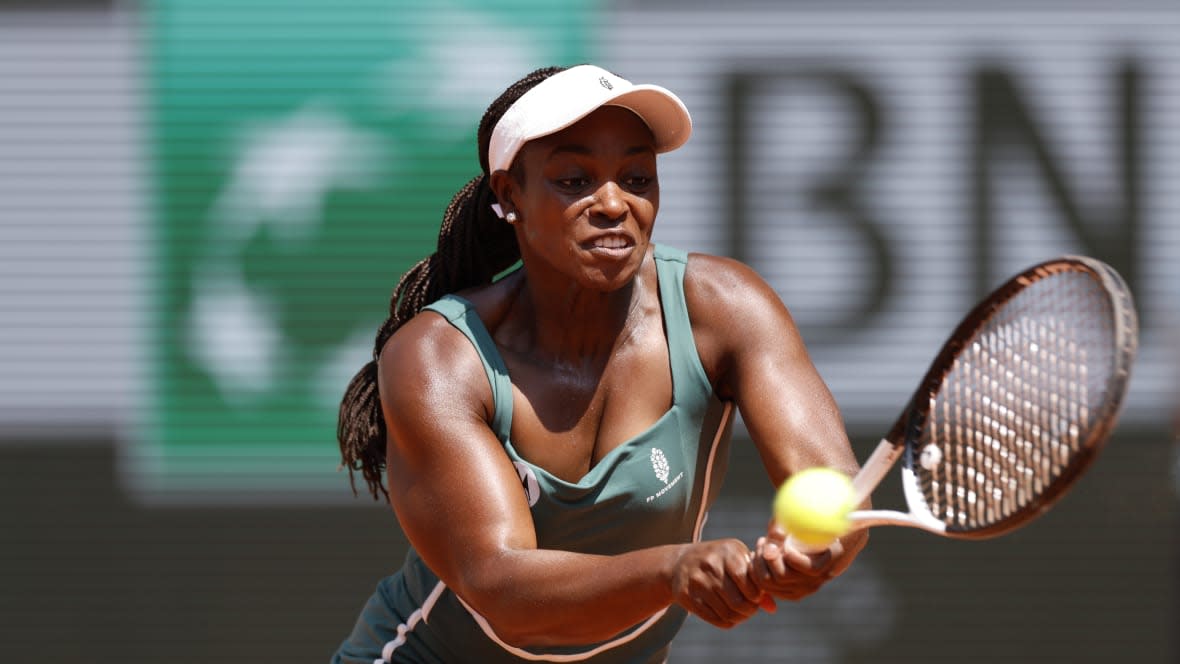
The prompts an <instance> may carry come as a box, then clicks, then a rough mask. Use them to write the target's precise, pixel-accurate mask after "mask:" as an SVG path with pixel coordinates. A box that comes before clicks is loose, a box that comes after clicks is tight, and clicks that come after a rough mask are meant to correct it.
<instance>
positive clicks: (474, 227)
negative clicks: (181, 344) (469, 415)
mask: <svg viewBox="0 0 1180 664" xmlns="http://www.w3.org/2000/svg"><path fill="white" fill-rule="evenodd" d="M562 69H563V68H561V67H546V68H544V69H538V70H536V71H534V72H532V73H531V74H529V75H528V76H525V77H524V78H522V79H521V80H519V81H517V82H516V83H514V84H512V85H511V86H510V87H509V88H508V89H507V90H505V91H504V93H503V94H501V95H500V96H499V97H498V98H497V99H496V101H494V102H492V104H491V105H490V106H488V109H487V111H486V112H485V113H484V115H483V118H482V119H481V120H480V123H479V132H478V139H477V140H478V145H479V163H480V167H481V169H482V171H483V172H482V173H481V174H480V175H479V176H478V177H476V178H474V179H472V180H471V181H470V182H468V183H467V184H466V185H464V187H463V188H462V189H460V190H459V191H458V192H457V193H456V194H455V196H454V198H452V199H451V203H450V205H448V206H447V209H446V212H445V213H444V214H443V220H442V225H441V227H440V228H439V232H438V243H437V245H436V247H435V251H434V253H433V254H431V255H429V256H427V257H426V258H423V259H422V260H420V261H418V262H417V263H416V264H415V265H414V266H413V267H411V268H410V269H409V270H408V271H407V272H406V273H405V274H404V275H402V278H401V279H400V280H399V281H398V284H397V286H396V287H395V288H394V289H393V295H392V297H391V298H390V301H389V318H387V319H386V320H385V322H384V323H383V324H382V325H381V327H380V329H379V330H378V331H377V339H376V343H375V345H374V348H373V359H372V360H371V361H370V362H368V363H367V364H365V366H364V367H362V368H361V370H360V371H359V372H357V374H356V376H354V377H353V379H352V381H351V382H350V383H349V384H348V388H347V389H346V390H345V392H344V398H343V400H342V401H341V402H340V413H339V419H338V421H337V427H336V437H337V440H338V441H339V443H340V456H341V466H342V467H347V468H348V478H349V482H350V484H351V485H352V492H353V494H354V495H355V494H356V477H355V471H358V470H359V471H361V473H362V475H363V476H364V478H365V483H366V484H368V486H369V492H370V493H371V494H372V495H373V498H374V499H377V498H378V495H379V494H380V495H384V496H385V497H386V499H388V498H389V493H388V492H387V491H386V489H385V486H384V484H383V482H382V475H383V473H384V470H385V446H386V429H385V418H384V416H383V415H382V413H381V395H380V394H379V393H378V390H377V360H378V358H379V357H380V355H381V349H382V348H384V347H385V343H386V342H387V341H389V338H390V337H392V336H393V334H394V332H396V331H397V330H398V329H399V328H400V327H401V326H402V325H404V324H405V323H406V322H407V321H409V320H410V319H411V318H413V317H414V316H415V315H417V313H418V312H419V311H421V309H422V307H424V306H426V305H428V304H430V303H431V302H434V301H435V300H437V299H438V298H440V297H442V296H443V295H446V294H447V293H454V292H456V291H459V290H463V289H464V288H470V287H472V286H478V285H481V284H489V283H491V282H492V279H493V278H495V276H496V275H497V274H499V273H500V272H503V271H504V270H505V269H507V268H508V267H511V266H512V264H513V263H515V262H516V261H517V260H519V259H520V247H518V246H517V244H516V235H515V233H514V232H513V230H512V227H511V226H510V225H509V224H507V223H505V222H504V221H503V220H502V219H499V218H498V217H496V216H495V214H494V213H493V212H492V209H491V206H492V204H493V203H495V202H496V196H495V194H494V193H492V190H491V187H490V186H489V185H488V176H489V174H488V146H489V144H490V143H491V138H492V130H493V129H495V127H496V123H497V122H499V121H500V118H501V117H502V116H503V115H504V111H506V110H507V109H508V107H509V106H511V105H512V104H513V102H515V101H516V100H517V99H519V98H520V96H521V95H523V94H524V93H525V92H527V91H528V90H530V89H532V88H533V86H535V85H537V84H538V83H540V82H541V81H543V80H545V79H547V78H549V77H550V76H552V75H553V74H556V73H557V72H559V71H562Z"/></svg>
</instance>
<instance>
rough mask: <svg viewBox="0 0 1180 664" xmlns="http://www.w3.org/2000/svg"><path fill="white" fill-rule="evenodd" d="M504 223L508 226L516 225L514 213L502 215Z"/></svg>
mask: <svg viewBox="0 0 1180 664" xmlns="http://www.w3.org/2000/svg"><path fill="white" fill-rule="evenodd" d="M504 221H507V222H508V223H510V224H515V223H516V213H515V212H509V213H508V214H506V215H504Z"/></svg>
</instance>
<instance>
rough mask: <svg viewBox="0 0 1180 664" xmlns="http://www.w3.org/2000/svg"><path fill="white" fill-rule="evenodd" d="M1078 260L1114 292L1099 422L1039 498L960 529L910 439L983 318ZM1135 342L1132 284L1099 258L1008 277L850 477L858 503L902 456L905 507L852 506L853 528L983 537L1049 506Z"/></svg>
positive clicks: (1098, 444)
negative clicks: (922, 477)
mask: <svg viewBox="0 0 1180 664" xmlns="http://www.w3.org/2000/svg"><path fill="white" fill-rule="evenodd" d="M1078 265H1081V266H1082V267H1083V268H1084V271H1086V272H1089V273H1090V274H1091V275H1093V276H1094V278H1096V279H1098V280H1099V281H1100V282H1101V283H1102V285H1103V290H1104V291H1105V292H1106V293H1107V294H1108V296H1109V297H1110V298H1111V300H1112V301H1111V311H1112V312H1113V313H1114V314H1115V316H1114V321H1113V322H1114V328H1115V329H1114V331H1113V334H1112V338H1113V339H1114V340H1115V342H1116V345H1117V351H1118V353H1119V357H1117V358H1116V359H1115V362H1116V371H1115V372H1114V373H1113V374H1112V376H1111V379H1110V383H1109V389H1108V398H1107V400H1106V402H1105V403H1104V409H1103V411H1102V412H1101V413H1100V414H1099V415H1098V416H1097V417H1096V418H1095V421H1096V423H1097V426H1095V427H1094V428H1093V429H1092V430H1091V431H1090V432H1089V433H1088V436H1087V439H1086V441H1085V443H1084V444H1082V445H1080V447H1079V451H1078V453H1077V455H1076V456H1075V457H1074V458H1073V459H1072V460H1071V462H1070V463H1069V464H1068V466H1067V467H1066V468H1065V469H1064V470H1063V472H1062V474H1061V475H1060V476H1058V477H1057V478H1055V479H1054V480H1053V481H1052V482H1051V483H1050V484H1049V485H1048V486H1047V487H1046V488H1045V491H1044V492H1043V493H1042V494H1041V495H1039V496H1038V497H1037V498H1036V499H1034V500H1032V501H1030V502H1029V503H1028V504H1027V505H1024V506H1022V507H1020V508H1018V509H1017V510H1016V511H1014V512H1013V513H1012V514H1010V515H1008V516H1006V517H1004V518H1003V519H1000V520H999V521H997V522H996V523H995V524H992V525H989V526H984V527H980V528H970V529H962V530H960V529H956V528H953V527H948V526H947V524H946V523H945V522H944V521H942V520H941V519H939V518H937V517H936V516H934V514H933V513H932V512H931V510H930V508H929V507H928V506H927V504H926V499H925V497H924V496H923V493H922V490H921V488H920V487H919V482H918V478H917V476H916V473H915V470H914V463H915V459H916V457H917V450H915V449H914V446H915V443H916V441H917V439H918V436H919V434H920V433H921V430H922V427H923V425H924V424H925V421H926V418H927V415H928V413H929V409H930V404H931V401H932V397H933V396H934V395H936V394H937V393H938V392H939V390H940V389H941V388H942V384H943V379H944V378H945V376H946V374H947V373H949V372H950V371H951V369H952V367H953V366H954V360H955V358H956V357H957V356H958V355H959V354H960V352H961V351H962V350H963V349H964V348H965V346H966V344H967V343H968V342H970V341H971V340H972V339H974V338H975V335H976V333H977V332H978V330H979V329H980V327H981V326H982V325H983V323H985V322H986V321H987V320H989V319H990V318H991V317H992V315H993V314H994V313H995V312H996V310H997V309H999V308H1000V307H1002V306H1003V305H1004V304H1005V303H1006V302H1008V301H1009V300H1010V299H1012V298H1013V297H1015V296H1016V294H1017V293H1019V292H1020V291H1022V290H1024V289H1025V288H1026V287H1028V286H1029V285H1031V284H1032V283H1034V282H1035V281H1039V280H1040V279H1043V278H1046V277H1048V276H1051V275H1052V274H1054V273H1058V272H1067V271H1076V269H1077V267H1076V266H1078ZM1137 346H1138V320H1137V318H1136V315H1135V307H1134V303H1133V301H1132V298H1131V294H1130V291H1129V290H1128V289H1127V286H1126V283H1125V282H1124V281H1123V279H1122V277H1120V276H1119V274H1118V273H1117V272H1116V271H1115V270H1114V269H1112V268H1111V267H1110V266H1109V265H1107V264H1105V263H1103V262H1102V261H1099V260H1096V259H1093V258H1090V257H1087V256H1061V257H1058V258H1054V259H1051V260H1048V261H1044V262H1042V263H1039V264H1037V265H1034V266H1032V267H1030V268H1028V269H1026V270H1024V271H1023V272H1021V273H1019V274H1017V275H1016V276H1014V277H1012V278H1010V279H1009V280H1008V281H1007V282H1005V283H1004V284H1002V285H1001V286H999V287H998V288H996V289H995V290H994V291H992V293H991V294H989V295H988V296H987V297H986V298H985V299H984V300H982V301H981V302H980V303H979V304H977V305H976V306H975V307H974V308H973V309H972V310H971V311H970V312H969V313H968V314H967V315H966V316H964V317H963V320H962V321H960V323H959V325H958V326H957V327H956V328H955V330H954V332H953V333H952V334H951V336H950V337H949V338H948V340H947V341H946V343H944V344H943V347H942V349H941V350H940V351H939V353H938V355H937V356H936V357H935V358H934V360H933V361H932V362H931V364H930V368H929V369H928V370H927V372H926V374H925V376H924V377H923V378H922V381H921V382H920V383H919V385H918V388H917V390H915V391H914V394H913V396H912V397H911V398H910V400H909V403H908V405H907V406H906V408H905V410H904V411H903V412H902V414H901V416H900V417H898V419H897V421H896V422H895V423H894V425H893V427H892V428H891V429H890V431H889V433H888V434H887V435H886V436H885V438H883V439H881V441H880V442H879V443H878V444H877V447H876V448H875V449H874V450H873V453H872V454H871V455H870V456H869V458H868V459H867V460H866V461H865V463H864V464H863V465H862V467H861V469H860V472H858V473H857V474H856V476H855V477H854V478H853V480H852V484H853V489H854V490H855V495H856V500H855V504H857V505H859V504H862V503H863V502H864V501H865V499H867V498H868V497H869V495H870V494H871V493H872V492H873V491H874V490H875V489H876V487H877V486H878V485H879V484H880V483H881V481H882V480H883V479H884V477H885V475H886V474H888V472H889V470H890V469H891V468H892V467H893V466H894V465H895V464H896V463H897V460H898V459H899V458H903V465H902V469H901V482H902V490H903V493H904V495H905V500H906V505H907V507H908V508H909V512H900V511H895V510H857V511H854V512H852V513H851V514H850V515H849V521H850V523H851V530H860V529H863V528H869V527H873V526H881V525H893V526H906V527H911V528H919V529H922V530H926V531H928V532H932V533H935V534H938V535H944V536H947V537H955V538H961V539H987V538H990V537H995V536H998V535H1002V534H1004V533H1007V532H1010V531H1012V530H1015V529H1016V528H1019V527H1021V526H1023V525H1025V524H1026V523H1028V522H1029V521H1032V520H1033V519H1035V518H1036V517H1037V516H1038V515H1040V514H1041V513H1042V512H1044V511H1045V510H1047V509H1049V508H1050V507H1051V506H1052V505H1053V504H1054V503H1055V502H1056V501H1057V500H1058V499H1059V498H1061V496H1062V495H1064V494H1065V493H1066V492H1067V491H1068V490H1069V489H1070V488H1071V487H1072V486H1073V484H1074V483H1075V482H1076V481H1077V479H1078V478H1079V477H1080V476H1081V475H1082V473H1083V472H1085V470H1086V469H1087V468H1089V466H1090V465H1091V464H1092V463H1093V461H1094V459H1095V458H1097V456H1098V453H1099V452H1100V451H1101V450H1102V448H1103V447H1104V446H1105V444H1106V440H1107V439H1108V438H1109V436H1110V433H1111V431H1112V430H1113V429H1114V425H1115V422H1116V420H1117V417H1118V413H1119V411H1120V409H1121V407H1122V402H1123V397H1124V396H1125V393H1126V388H1127V384H1128V383H1129V381H1130V369H1131V365H1132V363H1133V361H1134V356H1135V353H1136V351H1137Z"/></svg>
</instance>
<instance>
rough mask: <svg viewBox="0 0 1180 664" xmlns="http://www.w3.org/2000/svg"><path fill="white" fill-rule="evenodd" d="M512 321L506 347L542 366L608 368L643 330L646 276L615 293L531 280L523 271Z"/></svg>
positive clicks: (555, 282)
mask: <svg viewBox="0 0 1180 664" xmlns="http://www.w3.org/2000/svg"><path fill="white" fill-rule="evenodd" d="M520 280H521V283H520V284H519V285H518V286H517V287H516V291H515V294H514V301H513V303H512V305H511V308H510V312H509V315H508V321H506V322H510V324H509V326H508V327H507V329H505V330H504V331H505V332H507V333H508V334H506V337H507V338H505V339H503V341H504V342H505V344H506V345H507V346H508V347H509V348H511V349H512V350H513V351H516V352H520V353H528V354H530V355H533V356H534V357H535V358H536V359H538V360H541V361H547V362H553V363H555V365H556V366H568V367H570V368H578V367H583V368H586V367H590V366H599V367H601V366H604V365H605V363H606V360H607V359H609V357H610V355H611V354H612V353H613V352H614V351H615V349H616V348H618V347H619V346H620V345H621V344H623V343H626V340H627V339H628V338H629V337H630V336H631V334H632V333H633V331H634V328H635V326H636V325H638V324H639V319H640V318H641V316H640V313H641V312H642V309H643V307H642V305H643V301H644V292H645V290H644V287H643V286H644V277H643V275H642V274H639V275H636V278H635V279H634V280H632V281H631V282H630V283H629V284H627V285H626V286H624V287H623V288H620V289H618V290H615V291H610V292H602V291H594V290H590V289H586V288H582V287H579V286H578V285H577V284H574V283H572V282H569V281H563V282H558V281H556V280H549V279H539V278H535V277H534V278H532V279H530V278H529V276H528V274H527V272H525V271H522V272H521V275H520Z"/></svg>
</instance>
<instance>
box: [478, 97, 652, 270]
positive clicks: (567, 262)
mask: <svg viewBox="0 0 1180 664" xmlns="http://www.w3.org/2000/svg"><path fill="white" fill-rule="evenodd" d="M516 159H517V161H516V164H517V165H518V166H519V170H517V169H516V168H514V171H516V172H517V173H519V175H520V181H519V182H518V181H516V180H515V179H513V178H504V180H506V181H507V180H511V181H512V182H511V184H508V183H506V185H507V186H508V187H510V188H511V193H510V194H509V196H510V200H511V205H510V206H509V208H510V209H512V210H514V211H515V212H516V214H517V216H518V217H519V219H520V221H519V222H518V226H517V238H518V240H519V243H520V247H521V256H522V257H523V259H524V262H525V266H526V268H529V269H530V271H533V272H535V271H537V268H540V270H541V271H543V272H548V273H552V272H557V273H560V274H562V275H566V276H568V277H569V278H571V279H572V280H573V281H574V282H576V283H577V284H578V285H580V286H582V287H585V288H591V289H594V290H602V291H610V290H615V289H618V288H620V287H622V286H624V285H625V284H627V283H629V282H630V281H631V280H632V279H633V278H634V277H635V275H636V273H637V272H638V271H639V267H640V265H641V264H642V262H643V257H644V255H645V254H646V253H647V249H648V245H649V244H650V241H651V232H652V226H653V225H654V222H655V218H656V211H657V210H658V208H659V205H660V186H659V181H658V180H657V178H656V153H655V146H654V139H653V138H652V134H651V130H649V129H648V128H647V125H646V124H644V122H643V121H642V120H640V119H639V117H638V116H637V115H635V114H634V113H632V112H631V111H629V110H627V109H625V108H620V107H617V106H604V107H602V108H600V109H598V110H596V111H594V112H593V113H591V114H590V115H588V116H586V117H585V118H583V119H582V120H580V121H579V122H577V123H576V124H574V125H571V126H570V127H568V128H566V129H564V130H562V131H560V132H558V133H556V134H551V135H549V136H545V137H543V138H539V139H536V140H534V141H530V142H529V143H527V144H526V145H525V146H524V148H523V149H521V151H520V152H519V153H518V155H517V158H516ZM501 200H504V197H503V196H501Z"/></svg>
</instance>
